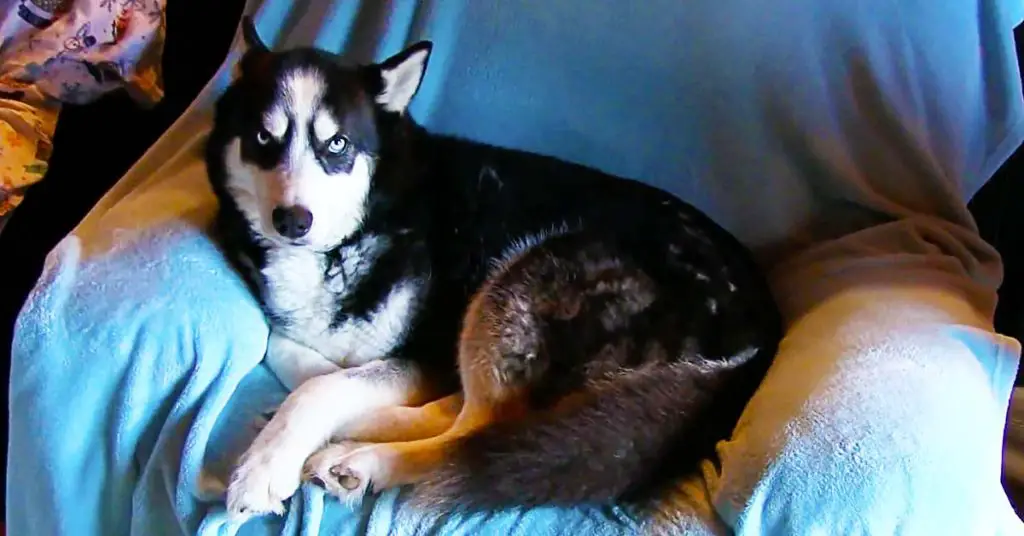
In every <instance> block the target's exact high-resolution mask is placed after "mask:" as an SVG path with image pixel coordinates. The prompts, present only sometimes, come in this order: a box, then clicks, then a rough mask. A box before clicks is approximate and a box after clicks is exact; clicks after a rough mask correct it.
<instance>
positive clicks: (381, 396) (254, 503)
mask: <svg viewBox="0 0 1024 536" xmlns="http://www.w3.org/2000/svg"><path fill="white" fill-rule="evenodd" d="M432 395H433V393H430V390H429V388H428V385H427V381H426V379H425V378H424V376H423V374H422V373H421V371H420V370H419V368H418V367H417V366H416V365H415V363H412V362H410V361H405V360H390V359H389V360H381V361H374V362H370V363H367V364H365V365H361V366H359V367H354V368H350V369H342V370H340V371H338V372H335V373H333V374H328V375H326V376H318V377H315V378H311V379H310V380H308V381H306V382H305V383H303V384H301V385H299V387H298V388H297V389H296V390H295V391H294V392H292V393H291V395H289V396H288V398H286V399H285V401H284V403H283V404H281V407H280V408H278V410H277V413H276V414H275V415H274V417H273V418H272V419H271V420H270V422H269V423H268V424H267V426H266V427H265V428H264V429H263V430H262V431H260V433H259V434H258V435H257V436H256V440H255V441H254V442H253V444H252V445H251V446H250V447H249V450H247V451H246V452H245V454H243V455H242V457H241V458H240V460H239V464H238V466H237V468H236V469H235V471H234V473H233V474H232V476H231V482H230V484H229V485H228V493H227V508H228V514H229V515H230V516H231V517H232V518H233V519H235V520H244V519H246V518H248V517H251V516H253V515H258V514H264V513H270V512H278V513H280V512H282V511H283V510H284V505H283V504H282V502H283V501H284V500H285V499H287V498H289V497H291V496H292V494H293V493H295V490H296V489H298V487H299V481H300V477H301V474H302V466H303V464H304V463H305V461H306V458H308V457H309V455H310V454H312V453H313V452H315V451H316V450H317V449H318V448H320V447H321V446H322V445H323V444H324V443H326V442H327V441H328V440H329V439H330V438H331V437H332V436H339V435H340V436H344V435H345V429H346V427H347V426H349V425H351V424H352V423H354V422H356V420H357V419H358V417H359V416H360V415H363V414H366V413H368V412H372V411H373V410H376V409H380V408H384V407H390V406H400V405H417V404H423V403H424V402H426V401H427V400H429V399H430V398H431V397H432Z"/></svg>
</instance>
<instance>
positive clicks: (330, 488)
mask: <svg viewBox="0 0 1024 536" xmlns="http://www.w3.org/2000/svg"><path fill="white" fill-rule="evenodd" d="M391 454H392V452H391V450H390V448H389V447H388V446H387V445H372V444H365V443H356V442H351V441H346V442H342V443H338V444H334V445H330V446H328V447H327V448H324V449H323V450H321V451H320V452H317V453H316V454H314V455H313V456H310V458H309V460H308V461H307V462H306V473H305V474H306V477H307V478H308V479H309V481H310V482H313V483H314V484H316V485H318V486H320V487H322V488H324V489H325V490H327V492H328V493H330V494H331V495H334V496H335V497H337V498H338V499H339V500H341V501H342V502H345V503H349V504H354V503H356V502H358V501H359V500H360V499H362V497H363V496H364V495H365V494H366V493H367V491H371V492H372V491H375V490H376V491H379V490H382V489H385V488H388V487H390V485H389V482H390V474H391V463H392V459H393V456H392V455H391Z"/></svg>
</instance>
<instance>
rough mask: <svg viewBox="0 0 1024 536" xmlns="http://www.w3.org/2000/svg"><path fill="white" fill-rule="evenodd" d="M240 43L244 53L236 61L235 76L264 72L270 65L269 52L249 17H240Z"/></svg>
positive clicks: (254, 23)
mask: <svg viewBox="0 0 1024 536" xmlns="http://www.w3.org/2000/svg"><path fill="white" fill-rule="evenodd" d="M242 42H243V43H244V44H245V52H244V53H243V54H242V58H241V59H240V60H239V61H238V68H237V72H236V73H235V76H236V77H238V76H240V75H254V74H256V75H258V74H259V73H262V72H265V71H266V69H267V68H268V67H269V65H270V57H271V52H270V49H269V48H267V45H266V44H265V43H264V42H263V39H261V38H260V34H259V32H258V31H256V22H255V21H253V19H252V16H250V15H245V16H243V17H242Z"/></svg>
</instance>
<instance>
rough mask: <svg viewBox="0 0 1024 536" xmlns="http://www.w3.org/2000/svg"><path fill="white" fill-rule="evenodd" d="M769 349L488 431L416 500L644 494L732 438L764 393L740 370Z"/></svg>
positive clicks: (636, 374) (663, 372)
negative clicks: (747, 408) (671, 471)
mask: <svg viewBox="0 0 1024 536" xmlns="http://www.w3.org/2000/svg"><path fill="white" fill-rule="evenodd" d="M759 353H760V352H758V351H750V352H749V355H744V356H739V357H734V358H732V359H729V360H727V361H723V362H717V363H716V362H711V363H709V362H707V361H702V362H699V363H674V364H667V363H662V364H658V365H652V366H646V367H644V368H640V369H635V370H631V371H629V372H625V373H622V374H619V375H616V376H615V377H613V378H611V379H608V380H605V381H602V382H600V383H591V384H589V385H588V386H587V387H586V388H585V389H584V391H583V392H582V393H579V396H578V397H577V396H573V397H572V398H571V400H569V401H567V403H566V404H563V405H561V406H559V410H558V411H554V412H551V413H544V414H537V415H532V416H529V417H527V418H526V419H524V420H517V421H511V422H503V423H496V424H493V425H491V426H488V427H486V428H483V429H481V430H479V431H477V432H474V433H472V434H470V435H468V436H466V437H463V438H461V439H459V440H457V441H456V442H455V443H454V445H453V446H452V447H451V448H450V449H449V450H448V452H447V456H446V462H445V463H444V464H443V465H442V466H441V467H440V470H438V471H436V472H435V473H433V474H432V475H431V477H430V478H429V479H428V480H427V481H425V482H423V483H421V484H419V485H417V486H416V487H415V489H414V491H413V500H414V501H416V502H417V503H418V504H419V505H421V506H424V507H427V508H429V509H432V510H435V509H436V510H438V511H450V510H453V509H454V510H463V509H465V510H474V511H481V510H482V511H487V510H497V509H503V508H509V507H516V506H524V507H531V506H544V505H551V506H559V505H564V506H568V505H574V504H581V503H583V504H586V503H591V504H598V503H603V504H607V503H610V502H613V501H618V500H622V499H628V498H630V497H629V496H631V495H634V494H637V495H639V494H643V493H645V492H646V491H648V490H650V489H651V488H652V487H656V486H655V484H656V483H657V481H659V480H662V479H663V478H664V477H666V476H668V475H665V474H664V473H665V471H666V466H667V465H669V464H671V462H673V461H675V462H679V461H681V460H684V459H685V460H688V461H687V463H692V464H696V462H698V461H699V460H700V459H701V457H702V456H705V455H707V454H710V453H711V452H712V451H713V448H714V443H715V442H716V441H717V440H718V439H721V438H724V437H727V436H728V435H729V433H730V432H731V430H732V428H733V426H735V423H736V419H738V418H739V413H740V412H741V411H742V408H743V405H744V403H745V402H746V400H748V399H749V396H747V395H749V394H750V393H752V391H753V389H754V388H756V383H755V382H751V381H750V378H751V377H757V378H758V379H759V375H758V374H757V372H755V371H751V372H750V373H739V374H734V373H738V372H740V371H739V370H736V369H737V367H740V368H746V367H742V366H741V365H742V364H743V363H744V362H747V361H749V360H750V358H751V357H754V356H755V354H759ZM758 361H765V359H764V358H763V356H762V359H760V360H758ZM737 383H747V384H753V385H746V386H743V387H745V389H742V388H741V389H738V390H737V388H738V387H741V386H740V385H737ZM723 393H728V395H724V396H723ZM716 395H717V396H716ZM723 398H727V399H728V400H723ZM729 413H731V415H730V414H729ZM673 465H674V464H673ZM677 469H678V468H677Z"/></svg>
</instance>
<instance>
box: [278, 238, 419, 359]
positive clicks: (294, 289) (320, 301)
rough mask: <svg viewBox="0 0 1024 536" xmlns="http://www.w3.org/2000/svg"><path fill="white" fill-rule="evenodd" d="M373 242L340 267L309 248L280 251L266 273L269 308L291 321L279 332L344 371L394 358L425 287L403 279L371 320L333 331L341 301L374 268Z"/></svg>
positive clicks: (354, 248)
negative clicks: (332, 264)
mask: <svg viewBox="0 0 1024 536" xmlns="http://www.w3.org/2000/svg"><path fill="white" fill-rule="evenodd" d="M373 248H374V244H373V243H362V244H357V245H354V246H352V247H351V248H349V250H348V251H345V252H343V255H342V259H343V261H342V263H341V265H340V266H337V267H335V268H333V269H332V270H330V271H328V270H327V266H328V263H327V259H326V258H325V257H324V256H323V255H321V254H319V253H316V252H314V251H309V250H306V249H303V248H298V247H296V248H274V249H271V250H270V251H268V252H267V259H266V264H265V266H264V268H263V270H262V273H263V277H264V280H265V283H266V286H265V288H264V291H263V294H264V300H265V301H266V303H267V306H268V308H270V310H271V311H274V312H275V313H276V314H278V315H280V316H281V317H283V318H286V319H287V320H288V323H287V325H286V326H274V329H275V330H276V331H278V332H281V333H283V334H285V335H287V336H288V337H289V338H290V339H292V340H294V341H296V342H298V343H300V344H303V345H305V346H308V347H310V348H312V349H313V350H316V351H317V352H319V353H320V354H321V355H323V356H324V357H325V358H327V359H328V360H330V361H332V362H334V363H336V364H338V365H340V366H355V365H359V364H362V363H365V362H368V361H371V360H374V359H379V358H381V357H384V356H385V355H387V354H388V352H390V351H391V350H392V349H394V348H395V346H396V345H398V344H399V343H400V342H401V341H402V338H403V336H404V335H405V333H406V330H407V329H408V326H409V323H410V322H411V321H412V316H413V315H414V314H415V312H416V309H417V307H418V302H419V298H420V296H421V291H422V286H423V285H422V282H420V281H417V280H403V281H400V282H399V283H398V284H396V285H395V286H394V287H392V288H391V291H390V293H389V294H387V295H386V297H385V298H384V299H383V300H382V301H381V302H379V303H377V304H374V305H373V306H372V308H371V311H372V312H371V314H369V315H368V316H367V317H366V318H353V319H350V320H347V321H345V322H342V323H341V324H339V325H336V326H332V324H333V323H334V319H335V316H336V312H337V310H338V307H339V303H340V301H341V299H342V298H343V297H344V296H345V294H346V293H348V292H351V290H352V289H351V288H347V285H350V284H358V283H357V281H358V279H359V278H360V277H362V276H364V275H365V274H364V273H360V270H363V271H365V270H368V269H370V267H371V265H372V259H370V258H368V257H369V256H373V255H374V252H373V251H372V249H373Z"/></svg>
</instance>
